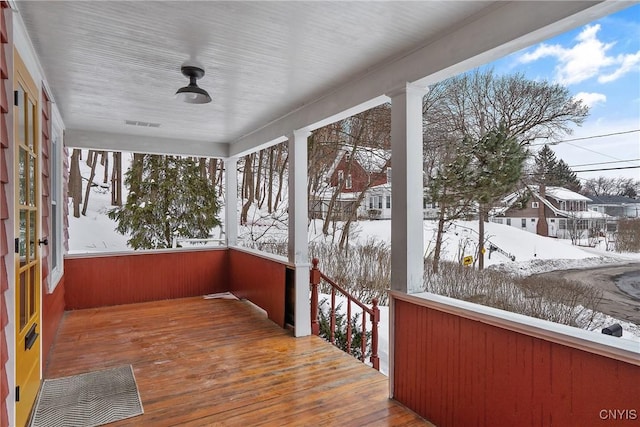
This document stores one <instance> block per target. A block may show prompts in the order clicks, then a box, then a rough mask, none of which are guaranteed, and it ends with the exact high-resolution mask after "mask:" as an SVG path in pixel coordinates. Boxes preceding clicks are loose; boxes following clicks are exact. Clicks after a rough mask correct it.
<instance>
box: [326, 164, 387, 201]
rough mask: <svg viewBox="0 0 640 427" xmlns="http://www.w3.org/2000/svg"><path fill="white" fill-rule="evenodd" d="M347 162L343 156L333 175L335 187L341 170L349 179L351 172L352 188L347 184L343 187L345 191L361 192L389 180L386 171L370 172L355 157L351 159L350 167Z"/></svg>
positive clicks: (332, 182) (332, 181)
mask: <svg viewBox="0 0 640 427" xmlns="http://www.w3.org/2000/svg"><path fill="white" fill-rule="evenodd" d="M347 163H348V162H347V160H346V159H345V158H344V157H343V158H342V159H341V160H340V162H339V163H338V166H337V167H336V168H335V170H334V171H333V174H332V175H331V186H332V187H335V186H337V185H338V171H339V170H341V171H343V172H344V179H345V180H346V179H347V175H348V174H351V188H346V186H345V187H344V188H343V189H342V192H343V193H360V192H362V191H363V190H366V189H367V188H369V187H373V186H376V185H380V184H385V183H386V182H387V173H386V172H372V173H371V174H369V173H368V172H367V171H366V170H364V168H363V167H362V166H361V165H360V163H358V162H357V161H356V160H355V159H353V160H352V161H351V168H350V169H349V166H348V164H347ZM369 180H371V184H369Z"/></svg>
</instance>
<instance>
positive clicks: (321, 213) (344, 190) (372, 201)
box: [310, 148, 391, 220]
mask: <svg viewBox="0 0 640 427" xmlns="http://www.w3.org/2000/svg"><path fill="white" fill-rule="evenodd" d="M328 182H329V186H330V187H329V188H328V189H327V190H326V191H324V192H323V193H321V194H319V195H317V196H315V198H314V199H313V200H311V201H310V208H311V212H310V213H311V215H312V217H314V218H324V217H325V216H326V215H327V212H328V211H329V205H330V203H331V199H332V196H333V194H334V193H335V189H336V187H338V186H341V190H340V193H339V194H338V196H337V198H336V199H335V201H334V206H333V217H334V219H336V220H345V219H347V218H348V217H349V216H351V215H352V213H353V212H354V211H355V212H357V217H359V218H372V219H388V218H391V151H389V150H383V149H377V148H361V149H359V150H356V151H355V152H354V153H351V152H348V151H344V152H341V153H340V154H339V155H338V157H337V158H336V161H335V162H334V164H333V166H332V167H331V169H330V171H329V178H328ZM363 192H365V194H362V193H363ZM359 201H360V203H359Z"/></svg>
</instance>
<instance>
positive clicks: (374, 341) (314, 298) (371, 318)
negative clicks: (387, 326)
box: [310, 258, 380, 370]
mask: <svg viewBox="0 0 640 427" xmlns="http://www.w3.org/2000/svg"><path fill="white" fill-rule="evenodd" d="M312 264H313V266H312V267H311V277H310V281H311V332H312V333H313V334H314V335H320V322H319V320H318V295H319V286H320V281H321V280H324V281H325V282H326V283H327V284H328V285H329V286H330V287H331V307H330V310H329V322H330V326H329V337H328V338H329V342H330V343H331V344H333V345H336V292H338V293H339V294H341V295H343V296H344V297H346V299H347V308H346V311H347V312H346V316H347V321H346V329H347V330H346V350H345V351H346V352H347V353H350V349H351V345H352V342H353V330H352V320H351V319H352V316H351V306H352V304H355V305H356V306H358V307H359V308H360V309H362V321H361V325H360V326H361V328H362V330H361V332H362V335H361V340H360V350H361V355H360V360H361V361H362V362H363V363H364V362H365V359H366V354H367V323H368V322H371V357H370V358H369V361H370V362H371V365H372V366H373V368H374V369H377V370H380V358H379V357H378V323H379V322H380V309H379V308H378V299H377V298H374V299H373V300H372V303H373V305H372V306H371V307H368V306H367V305H365V304H364V303H362V302H361V301H359V300H358V299H356V298H355V297H354V296H353V295H351V294H350V293H349V292H347V291H346V290H345V289H343V288H342V287H341V286H340V285H338V284H337V283H335V282H334V281H333V280H331V279H330V278H329V277H327V276H326V275H325V274H324V273H322V272H321V271H320V269H318V259H317V258H314V259H313V261H312ZM356 310H357V309H356ZM336 346H337V345H336Z"/></svg>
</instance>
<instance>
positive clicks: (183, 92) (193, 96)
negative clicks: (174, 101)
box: [176, 83, 211, 104]
mask: <svg viewBox="0 0 640 427" xmlns="http://www.w3.org/2000/svg"><path fill="white" fill-rule="evenodd" d="M176 98H178V99H179V100H181V101H182V102H186V103H187V104H207V103H209V102H211V96H209V94H208V93H207V91H206V90H204V89H202V88H200V87H198V85H197V84H195V83H193V84H191V83H190V84H189V85H188V86H185V87H181V88H180V89H178V91H177V92H176Z"/></svg>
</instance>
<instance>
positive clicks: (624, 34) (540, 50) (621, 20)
mask: <svg viewBox="0 0 640 427" xmlns="http://www.w3.org/2000/svg"><path fill="white" fill-rule="evenodd" d="M489 66H490V67H493V68H494V70H495V72H496V73H498V74H506V73H514V72H521V73H524V74H525V76H526V77H528V78H530V79H535V80H547V81H550V82H554V83H560V84H563V85H565V86H566V87H567V88H568V89H569V91H570V92H571V93H572V94H573V95H574V96H575V97H577V98H579V99H581V100H582V101H583V102H584V103H586V104H587V105H589V106H590V115H589V117H588V118H587V119H586V120H585V122H584V123H583V125H582V126H581V127H576V128H575V130H574V132H573V134H572V135H569V136H566V137H565V138H562V140H569V139H574V138H587V139H583V140H578V141H568V142H561V143H559V144H557V145H554V146H552V148H553V150H554V151H555V153H556V156H557V157H558V158H561V159H563V160H564V161H565V162H567V163H568V164H569V165H570V166H574V165H582V164H590V163H599V162H615V161H617V160H628V159H640V131H637V130H640V5H634V6H631V7H629V8H626V9H624V10H622V11H620V12H618V13H615V14H613V15H609V16H607V17H605V18H602V19H599V20H597V21H594V22H592V23H590V24H588V25H585V26H581V27H578V28H576V29H574V30H572V31H569V32H567V33H564V34H562V35H560V36H557V37H554V38H552V39H549V40H547V41H545V42H543V43H540V44H537V45H534V46H531V47H530V48H527V49H524V50H522V51H519V52H516V53H514V54H512V55H509V56H507V57H505V58H502V59H500V60H498V61H495V62H493V63H492V64H489ZM633 130H636V131H637V132H630V133H627V134H623V135H615V136H608V137H601V138H591V137H592V136H595V135H603V134H611V133H618V132H627V131H633ZM540 142H543V141H540ZM534 148H535V147H534ZM638 165H640V161H639V160H635V161H632V162H619V163H607V164H602V165H593V166H580V167H578V166H576V167H574V168H573V169H574V170H576V171H578V170H586V169H598V168H613V167H627V166H638ZM601 175H602V176H607V177H615V176H625V177H633V178H635V179H640V168H638V169H626V170H613V171H598V172H585V173H579V174H578V177H580V178H592V177H596V176H601Z"/></svg>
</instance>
